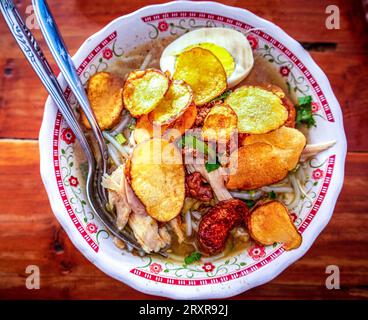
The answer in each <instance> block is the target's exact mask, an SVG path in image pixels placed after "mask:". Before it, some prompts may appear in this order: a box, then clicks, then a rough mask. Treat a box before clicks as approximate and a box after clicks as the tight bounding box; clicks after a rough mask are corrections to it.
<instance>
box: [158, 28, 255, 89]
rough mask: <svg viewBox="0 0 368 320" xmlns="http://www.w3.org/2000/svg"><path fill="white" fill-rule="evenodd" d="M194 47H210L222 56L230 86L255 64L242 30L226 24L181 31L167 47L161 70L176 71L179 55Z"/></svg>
mask: <svg viewBox="0 0 368 320" xmlns="http://www.w3.org/2000/svg"><path fill="white" fill-rule="evenodd" d="M194 47H200V48H203V49H207V50H209V51H211V52H212V53H213V54H214V55H215V56H216V57H217V58H218V59H219V60H220V62H221V63H222V65H223V67H224V69H225V72H226V77H227V85H228V87H229V88H232V87H234V86H236V85H237V84H238V83H239V82H241V81H242V80H243V79H244V78H245V77H246V76H247V75H248V74H249V72H250V71H251V69H252V67H253V63H254V59H253V53H252V48H251V46H250V44H249V42H248V40H247V38H246V37H245V36H244V35H243V34H242V33H240V32H239V31H236V30H233V29H227V28H201V29H197V30H194V31H191V32H188V33H186V34H184V35H182V36H181V37H179V38H178V39H176V40H175V41H173V42H172V43H170V44H169V45H168V46H167V47H166V48H165V50H164V51H163V53H162V55H161V59H160V68H161V70H162V71H164V72H166V71H169V72H170V74H174V72H175V65H176V59H177V57H178V56H179V55H180V54H181V53H182V52H184V51H186V50H190V49H192V48H194ZM199 76H200V75H199Z"/></svg>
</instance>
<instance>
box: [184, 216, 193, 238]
mask: <svg viewBox="0 0 368 320" xmlns="http://www.w3.org/2000/svg"><path fill="white" fill-rule="evenodd" d="M185 227H186V234H187V237H190V236H191V235H192V216H191V215H190V211H187V212H186V214H185Z"/></svg>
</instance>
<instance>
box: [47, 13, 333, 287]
mask: <svg viewBox="0 0 368 320" xmlns="http://www.w3.org/2000/svg"><path fill="white" fill-rule="evenodd" d="M178 17H180V18H183V17H190V18H200V19H211V20H216V21H220V22H224V23H227V24H231V25H234V26H236V27H239V28H243V29H247V30H249V29H251V28H252V26H250V25H248V24H246V23H243V22H241V21H238V20H234V19H231V18H227V17H223V16H219V15H212V14H207V13H201V12H170V13H163V14H157V15H153V16H147V17H143V18H142V20H143V21H144V22H152V21H156V20H162V19H169V18H173V19H174V18H178ZM252 32H253V33H255V34H257V35H259V36H261V37H262V38H263V39H265V40H266V41H267V42H269V43H272V44H273V45H274V46H276V47H277V48H278V49H280V50H281V51H282V52H283V53H284V54H286V55H287V56H288V57H289V58H290V59H291V61H293V62H294V63H295V65H296V66H297V67H298V68H299V69H300V70H301V71H302V72H303V74H304V75H305V77H306V78H307V79H308V81H309V82H310V84H311V85H312V88H313V89H314V91H315V92H316V94H317V96H318V98H319V100H320V102H321V105H322V107H323V109H324V111H325V113H326V117H327V120H328V121H330V122H334V121H335V120H334V117H333V115H332V112H331V109H330V107H329V105H328V103H327V101H326V98H325V96H324V94H323V92H322V90H321V88H320V87H319V85H318V84H317V82H316V81H315V79H314V78H313V77H312V75H311V73H310V72H309V71H308V69H307V68H306V67H305V66H304V64H302V63H301V62H300V60H299V59H298V58H297V57H296V56H295V55H294V54H293V53H292V52H291V51H290V50H288V49H287V48H286V47H285V46H284V45H282V44H281V43H279V42H278V41H277V40H275V39H273V38H272V37H271V36H269V35H268V34H266V33H264V32H263V31H260V30H254V31H252ZM116 37H117V32H116V31H114V32H113V33H112V34H110V35H109V36H108V37H107V38H105V39H104V40H103V41H102V42H101V43H100V44H99V45H98V46H97V47H96V48H95V49H94V50H93V51H92V52H91V53H90V54H89V55H88V56H87V58H86V59H85V60H84V61H83V62H82V63H81V65H80V66H79V68H78V69H77V73H78V75H80V74H81V73H82V71H83V70H84V69H85V68H86V67H87V65H88V64H89V63H90V62H91V61H92V60H93V58H94V57H95V56H96V55H97V54H98V53H99V52H100V51H101V50H102V49H103V48H104V47H105V46H106V45H107V44H109V43H110V42H111V41H112V40H113V39H115V38H116ZM70 93H71V90H70V88H69V87H67V88H66V89H65V91H64V95H65V97H66V98H68V97H69V96H70ZM61 120H62V116H61V113H60V112H59V111H58V112H57V115H56V119H55V126H54V138H53V160H54V171H55V176H56V181H57V185H58V188H59V193H60V196H61V199H62V201H63V203H64V206H65V209H66V210H67V212H68V214H69V216H70V218H71V220H72V222H73V223H74V225H75V227H76V228H77V230H78V231H79V233H80V234H81V236H82V237H83V238H84V239H85V241H86V242H87V243H88V244H89V246H90V247H91V248H92V249H93V250H94V251H95V252H96V253H98V250H99V246H98V245H97V244H96V243H95V242H94V241H93V240H92V238H91V237H90V236H89V235H88V233H87V231H86V230H85V229H84V227H83V226H82V224H81V223H80V221H79V219H78V217H77V216H76V214H75V213H74V211H73V209H72V207H71V205H70V203H69V200H68V197H67V195H66V192H65V189H64V185H63V181H62V176H61V171H60V165H59V162H60V160H59V134H60V126H61ZM335 158H336V155H332V156H330V157H329V159H328V165H327V170H326V172H325V176H324V182H323V185H322V187H321V189H320V192H319V195H318V197H317V200H316V201H315V203H314V205H313V207H312V209H311V211H310V212H309V214H308V215H307V217H306V218H305V219H304V221H303V223H301V224H300V225H299V227H298V230H299V232H300V233H303V232H304V231H305V229H306V228H307V227H308V225H309V224H310V222H311V221H312V219H313V218H314V216H315V215H316V214H317V212H318V210H319V208H320V206H321V204H322V202H323V200H324V198H325V195H326V193H327V190H328V187H329V184H330V181H331V177H332V173H333V169H334V164H335ZM284 251H285V250H284V248H283V247H280V248H278V249H276V250H275V251H274V252H271V253H270V254H268V255H267V256H265V257H264V258H263V259H262V260H260V261H257V262H256V263H254V264H252V265H250V266H247V267H245V268H244V269H242V270H239V271H236V272H233V273H230V274H228V275H225V276H218V277H214V278H202V279H194V280H191V279H176V278H170V277H161V276H159V275H157V273H158V269H157V270H156V269H154V270H153V271H152V274H150V273H147V272H145V271H142V270H139V269H136V268H134V269H132V270H130V273H132V274H135V275H137V276H140V277H142V278H145V279H147V280H152V281H156V282H160V283H166V284H172V285H181V286H200V285H208V284H217V283H222V282H226V281H230V280H234V279H237V278H240V277H243V276H245V275H247V274H249V273H252V272H254V271H256V270H258V269H259V268H261V267H262V266H264V265H267V264H268V263H270V262H271V261H273V260H275V259H276V258H277V257H279V256H280V255H281V254H282V253H283V252H284Z"/></svg>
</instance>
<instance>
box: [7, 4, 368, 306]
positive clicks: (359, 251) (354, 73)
mask: <svg viewBox="0 0 368 320" xmlns="http://www.w3.org/2000/svg"><path fill="white" fill-rule="evenodd" d="M159 2H163V1H147V0H135V1H124V0H120V1H118V0H116V1H112V0H110V1H106V0H90V1H84V0H71V1H62V0H53V1H49V3H50V6H51V9H52V11H53V13H54V15H55V18H56V20H57V22H58V24H59V26H60V29H61V31H62V33H63V35H64V37H65V40H66V43H67V45H68V47H69V49H70V51H71V52H72V53H74V52H75V51H76V50H77V49H78V47H79V46H80V45H81V43H82V42H83V41H84V40H85V39H86V38H87V37H88V36H90V35H91V34H93V33H95V32H96V31H98V30H99V29H100V28H101V27H103V26H104V25H106V24H107V23H108V22H110V21H111V20H112V19H114V18H116V17H118V16H121V15H124V14H126V13H129V12H132V11H134V10H136V9H138V8H140V7H142V6H145V5H148V4H153V3H159ZM222 2H223V3H225V4H229V5H234V6H238V7H243V8H246V9H249V10H251V11H252V12H254V13H255V14H257V15H259V16H261V17H263V18H265V19H268V20H270V21H273V22H274V23H276V24H278V25H279V26H280V27H281V28H282V29H284V30H285V31H286V32H287V33H288V34H289V35H291V36H292V37H293V38H295V39H296V40H298V41H300V42H302V43H303V44H304V45H305V46H306V47H307V48H309V51H310V53H311V55H312V56H313V58H314V60H315V61H316V62H317V63H318V64H319V65H320V66H321V68H322V69H323V70H324V72H325V73H326V74H327V76H328V78H329V79H330V82H331V85H332V87H333V89H334V92H335V94H336V96H337V98H338V100H339V102H340V104H341V107H342V109H343V113H344V125H345V130H346V134H347V138H348V155H347V161H346V176H345V184H344V188H343V191H342V193H341V195H340V197H339V200H338V203H337V205H336V209H335V213H334V215H333V217H332V219H331V222H330V223H329V225H328V226H327V228H326V229H325V230H324V231H323V233H322V234H321V235H320V236H319V237H318V239H317V240H316V242H315V243H314V245H313V246H312V248H311V249H310V250H309V251H308V253H307V254H306V255H305V256H304V257H303V258H302V259H300V260H299V261H298V262H296V263H295V264H293V265H292V266H290V267H289V268H288V269H287V270H285V271H284V272H283V273H282V274H281V275H280V276H279V277H277V278H276V279H274V280H273V281H271V282H269V283H268V284H265V285H263V286H260V287H257V288H254V289H252V290H250V291H248V292H246V293H244V294H242V295H239V296H237V297H235V298H237V299H250V298H251V299H284V298H285V299H292V298H303V299H338V298H340V299H341V298H343V299H357V298H368V232H367V225H368V186H367V183H368V179H367V178H368V167H367V164H368V130H367V128H368V126H367V123H368V89H367V80H368V68H367V64H368V33H367V22H366V20H365V13H364V10H363V5H362V1H361V0H354V1H353V0H351V1H349V0H345V1H343V0H335V1H333V3H334V4H336V5H337V6H338V7H339V8H340V15H341V29H340V30H327V29H326V27H325V19H326V17H327V15H326V13H325V8H326V6H327V5H329V4H330V2H331V1H320V0H296V1H295V0H288V1H287V0H274V1H268V0H249V1H236V0H228V1H222ZM16 3H17V5H18V8H19V11H20V12H21V13H22V15H24V16H25V15H26V10H27V6H29V4H30V1H22V0H17V1H16ZM29 9H30V8H29ZM29 9H28V10H29ZM35 34H36V35H37V37H38V39H41V37H40V33H39V31H35ZM40 42H41V44H44V42H43V41H40ZM44 51H46V50H44ZM47 57H48V58H49V55H47ZM49 60H50V61H52V59H49ZM52 66H53V67H54V68H55V64H53V65H52ZM55 69H56V68H55ZM55 71H57V70H55ZM46 96H47V94H46V91H45V90H44V89H43V87H42V86H41V83H40V81H39V80H38V79H37V77H36V76H35V75H34V73H33V72H32V70H31V68H30V66H29V65H28V64H27V62H26V60H25V59H24V58H23V56H22V54H21V53H20V51H19V49H18V47H17V45H16V44H15V41H14V40H13V39H12V37H11V36H10V34H9V32H8V30H7V28H6V26H5V23H4V22H3V20H2V19H1V18H0V298H12V299H13V298H21V299H25V298H30V299H40V298H50V299H61V298H67V299H105V298H112V299H152V298H155V297H152V296H148V295H145V294H142V293H140V292H137V291H135V290H133V289H131V288H130V287H128V286H126V285H124V284H122V283H119V282H118V281H115V280H113V279H111V278H110V277H108V276H107V275H105V274H103V273H102V272H101V271H99V270H98V269H97V268H96V267H94V266H93V265H92V264H91V263H89V262H88V261H87V259H85V258H84V257H83V256H82V255H81V254H80V253H79V251H77V250H76V249H75V247H74V246H73V245H72V244H71V242H70V241H69V239H68V237H67V235H66V234H65V232H64V231H63V229H62V228H61V227H60V225H59V224H58V222H57V221H56V219H55V218H54V216H53V214H52V212H51V209H50V206H49V202H48V199H47V196H46V192H45V190H44V187H43V185H42V182H41V178H40V174H39V155H38V142H37V138H38V132H39V128H40V124H41V119H42V115H43V106H44V102H45V100H46ZM30 264H35V265H38V266H39V267H40V270H41V289H40V290H32V291H30V290H27V289H26V287H25V278H26V274H25V269H26V267H27V265H30ZM332 264H333V265H338V266H339V267H340V272H341V273H340V275H341V289H340V290H327V289H326V287H325V279H326V276H327V275H326V274H325V269H326V266H327V265H332Z"/></svg>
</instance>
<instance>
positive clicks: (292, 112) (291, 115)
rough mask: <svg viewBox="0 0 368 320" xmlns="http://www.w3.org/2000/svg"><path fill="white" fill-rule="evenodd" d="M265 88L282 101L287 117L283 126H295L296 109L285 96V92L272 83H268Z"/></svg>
mask: <svg viewBox="0 0 368 320" xmlns="http://www.w3.org/2000/svg"><path fill="white" fill-rule="evenodd" d="M265 88H266V89H267V90H270V91H272V92H273V93H274V94H276V95H277V96H278V97H279V98H280V99H281V101H282V104H283V105H284V106H285V108H286V109H287V111H288V118H287V120H286V122H285V124H284V125H285V127H290V128H295V119H296V109H295V106H294V104H293V102H292V101H291V100H290V99H289V98H288V97H287V96H286V94H285V92H284V91H283V90H282V89H281V88H280V87H278V86H276V85H274V84H269V85H267V86H266V87H265Z"/></svg>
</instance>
